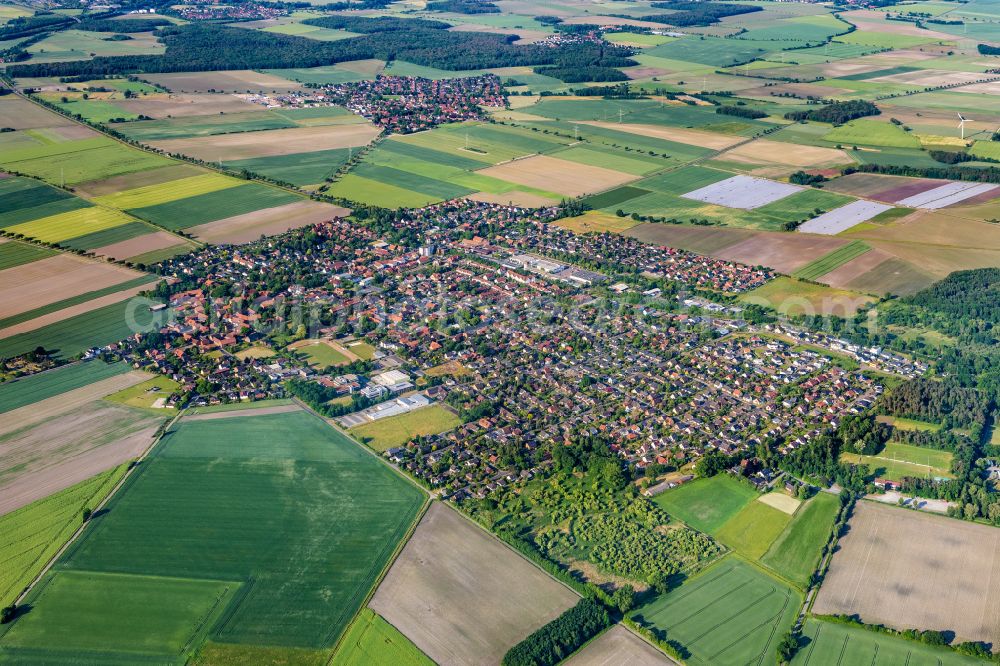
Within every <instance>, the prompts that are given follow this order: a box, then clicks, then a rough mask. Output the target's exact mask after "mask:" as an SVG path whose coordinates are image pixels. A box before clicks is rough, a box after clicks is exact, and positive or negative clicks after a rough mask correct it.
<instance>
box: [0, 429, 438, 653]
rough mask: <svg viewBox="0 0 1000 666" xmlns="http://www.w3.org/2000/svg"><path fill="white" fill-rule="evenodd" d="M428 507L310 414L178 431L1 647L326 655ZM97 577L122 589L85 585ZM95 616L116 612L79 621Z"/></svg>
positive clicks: (70, 555)
mask: <svg viewBox="0 0 1000 666" xmlns="http://www.w3.org/2000/svg"><path fill="white" fill-rule="evenodd" d="M422 503H423V495H422V493H421V492H420V491H419V490H418V489H417V488H415V487H414V486H413V485H412V484H410V483H408V482H406V481H404V480H403V479H401V478H400V477H398V476H397V475H396V474H395V473H394V472H393V471H392V470H391V469H389V468H388V467H387V466H385V465H384V464H383V463H381V462H380V461H379V460H377V459H376V458H375V457H373V456H372V455H370V454H369V453H367V452H366V451H364V450H363V449H362V448H360V447H358V446H357V445H356V444H354V443H352V442H350V441H349V440H348V439H347V438H346V437H343V436H342V435H340V434H338V433H337V432H336V431H335V430H333V429H331V428H330V427H329V426H328V425H326V423H324V422H323V421H322V420H321V419H318V418H316V417H314V416H313V415H311V414H308V413H306V412H301V411H299V412H292V413H283V414H270V415H256V416H255V415H253V413H252V412H251V413H248V414H247V415H242V416H237V417H233V418H227V419H212V420H183V421H181V422H180V424H178V425H177V426H176V427H175V428H174V429H173V430H172V431H171V432H169V433H168V434H167V435H166V436H165V437H164V439H163V440H162V441H161V443H160V445H159V446H158V447H157V448H156V449H155V450H154V452H153V454H152V455H151V457H150V458H148V459H147V461H146V462H145V463H143V465H142V466H141V467H140V468H139V470H138V472H137V473H136V474H135V475H134V476H133V477H132V478H130V479H129V482H128V484H127V485H126V486H125V487H124V488H123V489H122V491H121V492H120V493H118V494H117V495H116V496H115V497H114V498H113V499H112V501H111V503H110V504H109V506H108V512H107V513H105V514H103V515H101V516H99V517H96V518H94V519H93V524H92V526H91V527H90V529H88V530H87V531H86V532H85V533H84V536H83V537H82V538H81V539H80V540H79V541H77V542H76V543H75V544H74V545H73V547H72V548H71V549H70V550H68V551H67V552H66V553H65V554H64V556H63V557H62V558H61V559H60V560H59V562H58V563H57V565H56V567H55V568H54V569H53V571H52V573H50V574H49V575H48V576H47V578H46V581H47V582H48V583H49V585H52V584H55V586H56V589H57V590H58V589H59V587H60V586H61V587H62V588H64V589H65V593H63V592H61V591H60V592H59V593H51V594H50V593H49V592H46V591H42V592H41V593H40V594H37V595H35V594H33V595H32V598H31V599H30V600H29V603H31V604H32V611H31V612H30V613H28V614H26V615H25V616H24V617H22V618H21V619H19V620H18V621H16V622H15V623H13V625H11V629H10V631H9V633H8V634H7V637H6V639H5V640H4V643H5V644H6V645H8V646H10V647H7V648H6V649H7V650H8V651H11V652H16V651H17V650H20V649H23V650H30V651H31V652H32V653H34V654H47V655H51V658H52V659H65V658H67V656H68V655H71V654H76V655H87V656H88V657H89V658H91V659H97V658H100V659H106V660H107V661H108V662H116V661H130V660H134V658H135V655H136V653H141V654H144V655H147V656H148V657H150V658H152V657H158V658H160V659H163V660H177V659H179V658H180V659H183V657H184V656H185V655H187V654H189V653H190V652H193V651H194V650H195V649H196V648H197V647H198V645H199V644H200V642H201V641H202V636H207V637H209V638H211V640H213V641H216V642H224V643H241V644H251V645H254V644H256V645H269V646H288V647H302V648H314V649H318V648H324V647H330V646H332V644H333V643H334V642H336V640H337V638H338V636H339V635H340V634H341V632H342V631H343V630H344V629H345V628H346V627H347V625H348V623H349V622H350V620H351V618H352V617H353V616H354V614H355V613H356V612H357V610H358V608H359V606H360V605H361V603H362V601H363V600H364V598H365V596H366V595H367V594H368V592H369V590H370V588H371V586H372V584H373V583H374V581H375V579H376V577H377V576H378V575H379V573H380V572H381V571H382V569H383V567H384V566H385V565H386V563H387V562H388V559H389V557H390V555H391V554H392V552H393V550H394V548H395V547H396V545H397V544H398V542H399V540H400V539H401V537H402V535H403V534H404V533H405V532H406V531H407V529H409V527H410V525H411V524H412V522H413V520H414V519H415V517H416V515H417V512H418V510H419V508H420V506H421V504H422ZM193 554H197V555H196V556H193ZM105 574H114V575H118V576H124V577H125V578H121V581H122V584H121V585H114V584H107V585H105V586H94V585H91V584H90V582H91V581H93V580H97V579H98V578H97V577H98V576H101V575H105ZM67 580H68V581H69V582H60V581H67ZM50 589H51V588H50ZM138 590H142V594H139V593H138V592H137V591H138ZM151 598H156V599H157V603H156V604H149V599H151ZM140 601H141V602H143V603H145V604H146V605H147V606H148V609H147V610H145V611H144V610H143V609H141V608H136V607H135V606H134V604H137V603H139V602H140ZM98 605H100V606H103V607H104V608H105V609H106V610H108V609H112V608H113V609H116V610H115V611H113V612H111V611H109V612H106V613H98V612H88V611H87V610H86V609H89V608H94V607H95V606H98ZM119 608H122V609H129V612H127V613H126V612H123V611H118V610H117V609H119ZM97 619H100V621H101V622H102V626H101V627H100V628H96V627H94V626H93V624H94V622H95V620H97ZM52 637H56V638H57V640H55V641H53V640H52ZM98 639H99V640H98ZM178 648H179V649H178Z"/></svg>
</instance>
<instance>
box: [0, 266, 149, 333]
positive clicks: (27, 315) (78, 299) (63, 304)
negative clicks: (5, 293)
mask: <svg viewBox="0 0 1000 666" xmlns="http://www.w3.org/2000/svg"><path fill="white" fill-rule="evenodd" d="M158 280H159V278H158V277H156V276H154V275H143V276H142V277H138V278H136V279H134V280H129V281H128V282H119V283H118V284H113V285H111V286H110V287H105V288H104V289H95V290H94V291H88V292H86V293H83V294H78V295H76V296H71V297H70V298H64V299H62V300H61V301H56V302H55V303H49V304H47V305H43V306H42V307H39V308H34V309H33V310H28V311H26V312H19V313H18V314H16V315H11V316H10V317H4V318H3V319H0V328H5V327H7V326H13V325H15V324H20V323H22V322H25V321H31V320H32V319H36V318H37V317H41V316H42V315H44V314H48V313H50V312H56V311H57V310H62V309H63V308H68V307H70V306H73V305H79V304H80V303H86V302H87V301H91V300H93V299H95V298H100V297H101V296H107V295H108V294H114V293H117V292H120V291H125V290H127V289H132V288H133V287H138V286H141V285H144V284H149V283H151V282H156V281H158ZM151 286H152V285H151Z"/></svg>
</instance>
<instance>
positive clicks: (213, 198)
mask: <svg viewBox="0 0 1000 666" xmlns="http://www.w3.org/2000/svg"><path fill="white" fill-rule="evenodd" d="M302 200H303V199H302V197H300V196H297V195H295V194H292V193H291V192H286V191H285V190H281V189H278V188H276V187H269V186H267V185H260V184H258V183H247V184H245V185H238V186H237V187H227V188H225V189H223V190H217V191H215V192H208V193H206V194H198V195H196V196H193V197H187V198H185V199H178V200H176V201H169V202H167V203H162V204H158V205H156V206H147V207H144V208H133V209H130V210H129V212H130V213H131V214H133V215H135V216H136V217H140V218H142V219H144V220H148V221H150V222H152V223H153V224H158V225H160V226H162V227H166V228H167V229H171V230H177V229H187V228H188V227H193V226H197V225H199V224H206V223H208V222H214V221H216V220H221V219H224V218H227V217H234V216H236V215H242V214H244V213H252V212H254V211H257V210H262V209H264V208H274V207H276V206H283V205H285V204H289V203H294V202H296V201H302Z"/></svg>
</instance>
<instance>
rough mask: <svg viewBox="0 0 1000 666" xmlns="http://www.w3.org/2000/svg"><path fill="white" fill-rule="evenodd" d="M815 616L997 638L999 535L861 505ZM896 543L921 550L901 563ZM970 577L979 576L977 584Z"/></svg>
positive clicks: (911, 513) (964, 524)
mask: <svg viewBox="0 0 1000 666" xmlns="http://www.w3.org/2000/svg"><path fill="white" fill-rule="evenodd" d="M849 524H850V531H849V532H848V533H847V535H846V536H844V537H843V538H841V540H840V549H839V550H838V551H837V553H836V554H835V555H834V557H833V563H832V565H831V567H830V571H829V573H828V574H827V575H826V580H825V581H824V583H823V587H822V588H821V589H820V592H819V596H817V597H816V602H815V604H814V606H813V611H814V612H816V613H820V614H836V613H845V614H855V613H856V614H858V615H859V616H860V617H861V619H862V620H863V621H864V622H868V623H882V624H886V625H888V626H891V627H897V628H901V629H903V628H917V629H935V630H939V631H945V630H949V631H954V632H955V634H956V635H957V636H958V637H959V640H981V641H987V642H991V643H992V642H996V641H997V640H998V638H1000V611H998V608H997V605H998V603H1000V602H998V598H1000V597H998V594H997V592H998V590H997V587H998V586H1000V575H998V570H1000V532H998V531H997V530H996V529H995V528H993V527H989V526H986V525H977V524H974V523H967V522H963V521H958V520H951V519H948V518H944V517H941V516H934V515H930V514H926V513H922V512H917V511H912V510H906V509H901V508H897V507H893V506H887V505H884V504H879V503H875V502H859V503H858V506H857V507H856V508H855V510H854V515H853V517H852V518H851V521H850V523H849ZM900 543H920V544H921V547H920V548H919V549H917V550H913V551H910V552H908V553H907V556H906V557H899V552H898V549H897V546H898V544H900ZM970 572H978V573H979V575H978V576H977V577H976V579H975V580H971V579H970V576H969V574H970Z"/></svg>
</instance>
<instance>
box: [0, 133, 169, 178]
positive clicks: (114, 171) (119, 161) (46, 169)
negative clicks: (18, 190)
mask: <svg viewBox="0 0 1000 666" xmlns="http://www.w3.org/2000/svg"><path fill="white" fill-rule="evenodd" d="M169 164H172V162H170V161H169V160H168V159H167V158H165V157H160V156H159V155H153V154H150V153H147V152H144V151H142V150H139V149H137V148H130V147H128V146H126V145H124V144H121V143H119V142H117V141H114V140H113V139H108V138H105V137H103V136H101V137H96V138H93V139H79V140H76V141H64V142H62V143H50V144H45V145H40V146H31V147H28V148H20V149H15V150H10V151H4V153H3V154H2V155H0V165H2V166H3V167H5V168H7V169H11V170H13V171H17V172H20V173H24V174H27V175H29V176H35V177H37V178H41V179H42V180H45V181H47V182H50V183H55V184H61V183H63V182H65V183H66V184H67V185H73V184H75V183H82V182H84V181H88V180H102V179H104V178H110V177H112V176H119V175H122V174H126V173H134V172H136V171H145V170H147V169H154V168H156V167H161V166H167V165H169Z"/></svg>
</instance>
